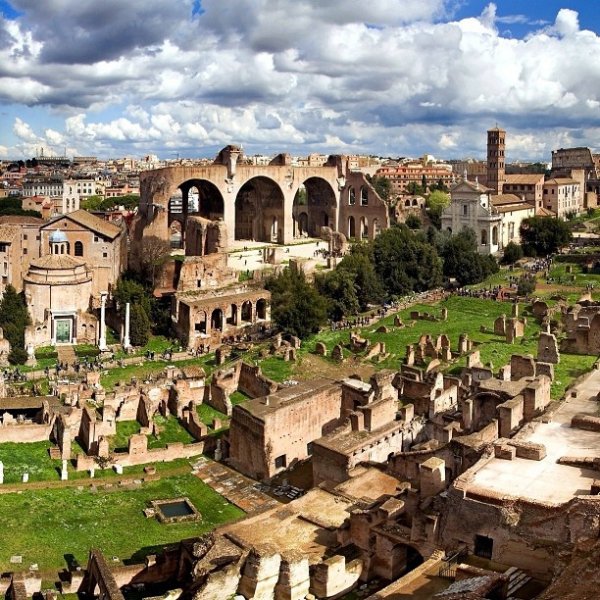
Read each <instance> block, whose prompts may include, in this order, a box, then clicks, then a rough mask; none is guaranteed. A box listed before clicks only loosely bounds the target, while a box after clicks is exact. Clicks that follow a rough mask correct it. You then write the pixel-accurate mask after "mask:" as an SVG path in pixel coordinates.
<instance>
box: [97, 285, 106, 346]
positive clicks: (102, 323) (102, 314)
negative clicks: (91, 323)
mask: <svg viewBox="0 0 600 600" xmlns="http://www.w3.org/2000/svg"><path fill="white" fill-rule="evenodd" d="M107 295H108V294H107V293H106V292H100V338H99V339H98V348H99V349H100V350H101V351H104V350H107V346H106V322H105V318H106V296H107Z"/></svg>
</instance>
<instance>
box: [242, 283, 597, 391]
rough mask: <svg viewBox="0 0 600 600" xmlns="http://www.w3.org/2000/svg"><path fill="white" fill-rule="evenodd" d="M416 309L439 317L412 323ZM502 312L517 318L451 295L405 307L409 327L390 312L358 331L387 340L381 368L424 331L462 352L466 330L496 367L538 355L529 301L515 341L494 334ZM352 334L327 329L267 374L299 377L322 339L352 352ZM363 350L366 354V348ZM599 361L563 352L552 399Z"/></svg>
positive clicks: (268, 366) (396, 360)
mask: <svg viewBox="0 0 600 600" xmlns="http://www.w3.org/2000/svg"><path fill="white" fill-rule="evenodd" d="M486 287H487V286H486ZM444 307H445V308H446V309H447V310H448V319H447V321H442V320H440V319H439V317H440V316H441V309H442V308H444ZM412 311H420V312H421V313H425V312H426V313H428V314H429V315H431V316H433V317H436V319H438V320H424V319H419V320H415V321H412V320H411V319H410V313H411V312H412ZM502 314H505V315H506V316H507V317H510V316H511V314H512V304H511V303H510V302H496V301H495V300H486V299H482V298H469V297H464V296H451V297H449V298H448V299H446V300H445V301H443V302H440V303H438V304H436V305H429V304H422V305H419V304H417V305H415V306H412V307H411V308H410V309H406V310H403V311H401V312H400V317H401V319H402V322H403V323H404V324H405V326H404V327H395V326H394V325H393V323H394V315H389V316H387V317H385V318H384V319H382V320H381V321H378V322H377V323H374V324H373V325H370V326H368V327H363V328H359V329H358V331H359V332H360V335H361V336H362V337H364V338H366V339H368V340H369V342H370V343H373V342H384V343H385V345H386V352H387V353H388V354H389V356H388V357H387V358H386V359H385V360H383V361H381V362H376V363H373V366H374V368H376V369H381V368H389V369H394V370H397V369H398V368H399V366H400V364H401V362H402V361H403V359H404V357H405V356H406V346H407V345H408V344H416V343H417V342H418V341H419V337H420V336H421V335H423V334H428V335H430V336H431V337H432V338H433V339H435V338H436V337H437V336H438V335H441V334H443V333H445V334H446V335H448V336H449V338H450V342H451V347H452V349H453V350H454V351H456V350H457V347H458V338H459V336H460V334H461V333H466V334H468V336H469V338H470V339H471V340H473V342H474V349H476V350H479V352H480V354H481V361H482V363H484V364H485V365H490V366H492V367H493V368H494V370H497V369H498V368H499V367H500V366H502V365H504V364H506V363H508V362H509V361H510V357H511V355H512V354H531V355H533V356H536V355H537V338H538V335H539V332H540V326H539V324H538V323H536V321H535V319H534V318H533V316H532V315H531V314H530V313H529V309H528V305H527V304H521V305H520V306H519V314H520V316H521V317H526V318H527V326H526V328H525V335H524V336H523V337H522V338H519V339H517V340H516V341H515V342H514V343H513V344H508V343H506V341H505V338H504V337H503V336H498V335H495V334H494V333H493V326H494V320H495V319H496V318H497V317H499V316H501V315H502ZM382 325H385V326H387V327H388V332H386V333H382V332H381V333H380V332H377V329H378V328H379V327H380V326H382ZM349 338H350V331H349V330H342V331H322V332H321V333H319V334H318V335H315V336H312V337H310V338H308V339H307V340H305V341H304V342H303V344H302V347H301V348H300V349H299V351H298V359H299V360H298V361H297V362H296V363H292V362H285V361H284V360H283V359H282V358H279V357H269V358H267V359H264V360H262V361H260V365H261V368H262V371H263V373H264V374H265V375H266V376H267V377H270V378H272V379H274V380H275V381H283V380H285V379H293V378H294V377H295V376H296V375H298V374H299V373H300V372H301V370H302V369H303V366H302V358H303V357H304V356H306V355H307V353H312V352H314V349H315V345H316V343H317V342H324V343H325V345H326V346H327V348H328V349H329V350H331V348H333V347H334V346H335V345H336V344H341V345H342V346H344V347H345V352H346V355H347V356H348V355H349V353H350V351H349V349H348V348H346V345H347V344H348V342H349ZM362 354H363V355H364V352H363V353H362ZM356 356H357V357H359V358H360V357H361V353H357V354H356ZM252 358H253V359H254V360H256V359H258V355H256V356H253V357H252ZM596 359H597V357H596V356H580V355H570V354H565V353H562V354H561V363H560V364H558V365H556V367H555V381H554V383H553V384H552V390H551V392H552V398H554V399H558V398H560V397H561V396H562V395H563V393H564V391H565V389H566V387H567V386H568V385H569V384H570V383H571V381H572V380H573V379H575V378H576V377H578V376H580V375H582V374H583V373H585V372H586V371H588V370H589V369H590V368H591V367H592V365H593V364H594V362H595V361H596ZM323 360H325V361H328V362H330V363H331V364H332V365H334V364H335V363H334V362H333V361H332V360H331V359H330V358H325V359H323ZM465 363H466V360H465V358H462V359H459V360H458V361H456V362H455V363H453V364H451V365H449V367H448V369H449V370H450V372H452V373H456V374H458V373H460V370H461V368H462V367H464V366H465Z"/></svg>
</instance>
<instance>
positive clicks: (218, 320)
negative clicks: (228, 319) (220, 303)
mask: <svg viewBox="0 0 600 600" xmlns="http://www.w3.org/2000/svg"><path fill="white" fill-rule="evenodd" d="M210 328H211V329H212V330H213V331H223V311H222V310H221V309H220V308H215V310H213V311H212V314H211V316H210Z"/></svg>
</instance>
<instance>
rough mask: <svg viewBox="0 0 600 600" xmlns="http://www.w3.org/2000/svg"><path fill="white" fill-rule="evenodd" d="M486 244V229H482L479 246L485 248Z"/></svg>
mask: <svg viewBox="0 0 600 600" xmlns="http://www.w3.org/2000/svg"><path fill="white" fill-rule="evenodd" d="M487 243H488V232H487V229H482V230H481V245H482V246H487Z"/></svg>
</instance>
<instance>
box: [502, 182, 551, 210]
mask: <svg viewBox="0 0 600 600" xmlns="http://www.w3.org/2000/svg"><path fill="white" fill-rule="evenodd" d="M502 192H503V193H505V194H514V195H515V196H518V197H519V198H521V199H522V200H525V201H526V202H529V203H530V204H532V205H533V206H535V208H536V209H539V208H541V207H542V201H543V196H544V175H543V174H541V173H540V174H539V175H535V174H531V175H526V174H523V175H505V176H504V184H503V186H502Z"/></svg>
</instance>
